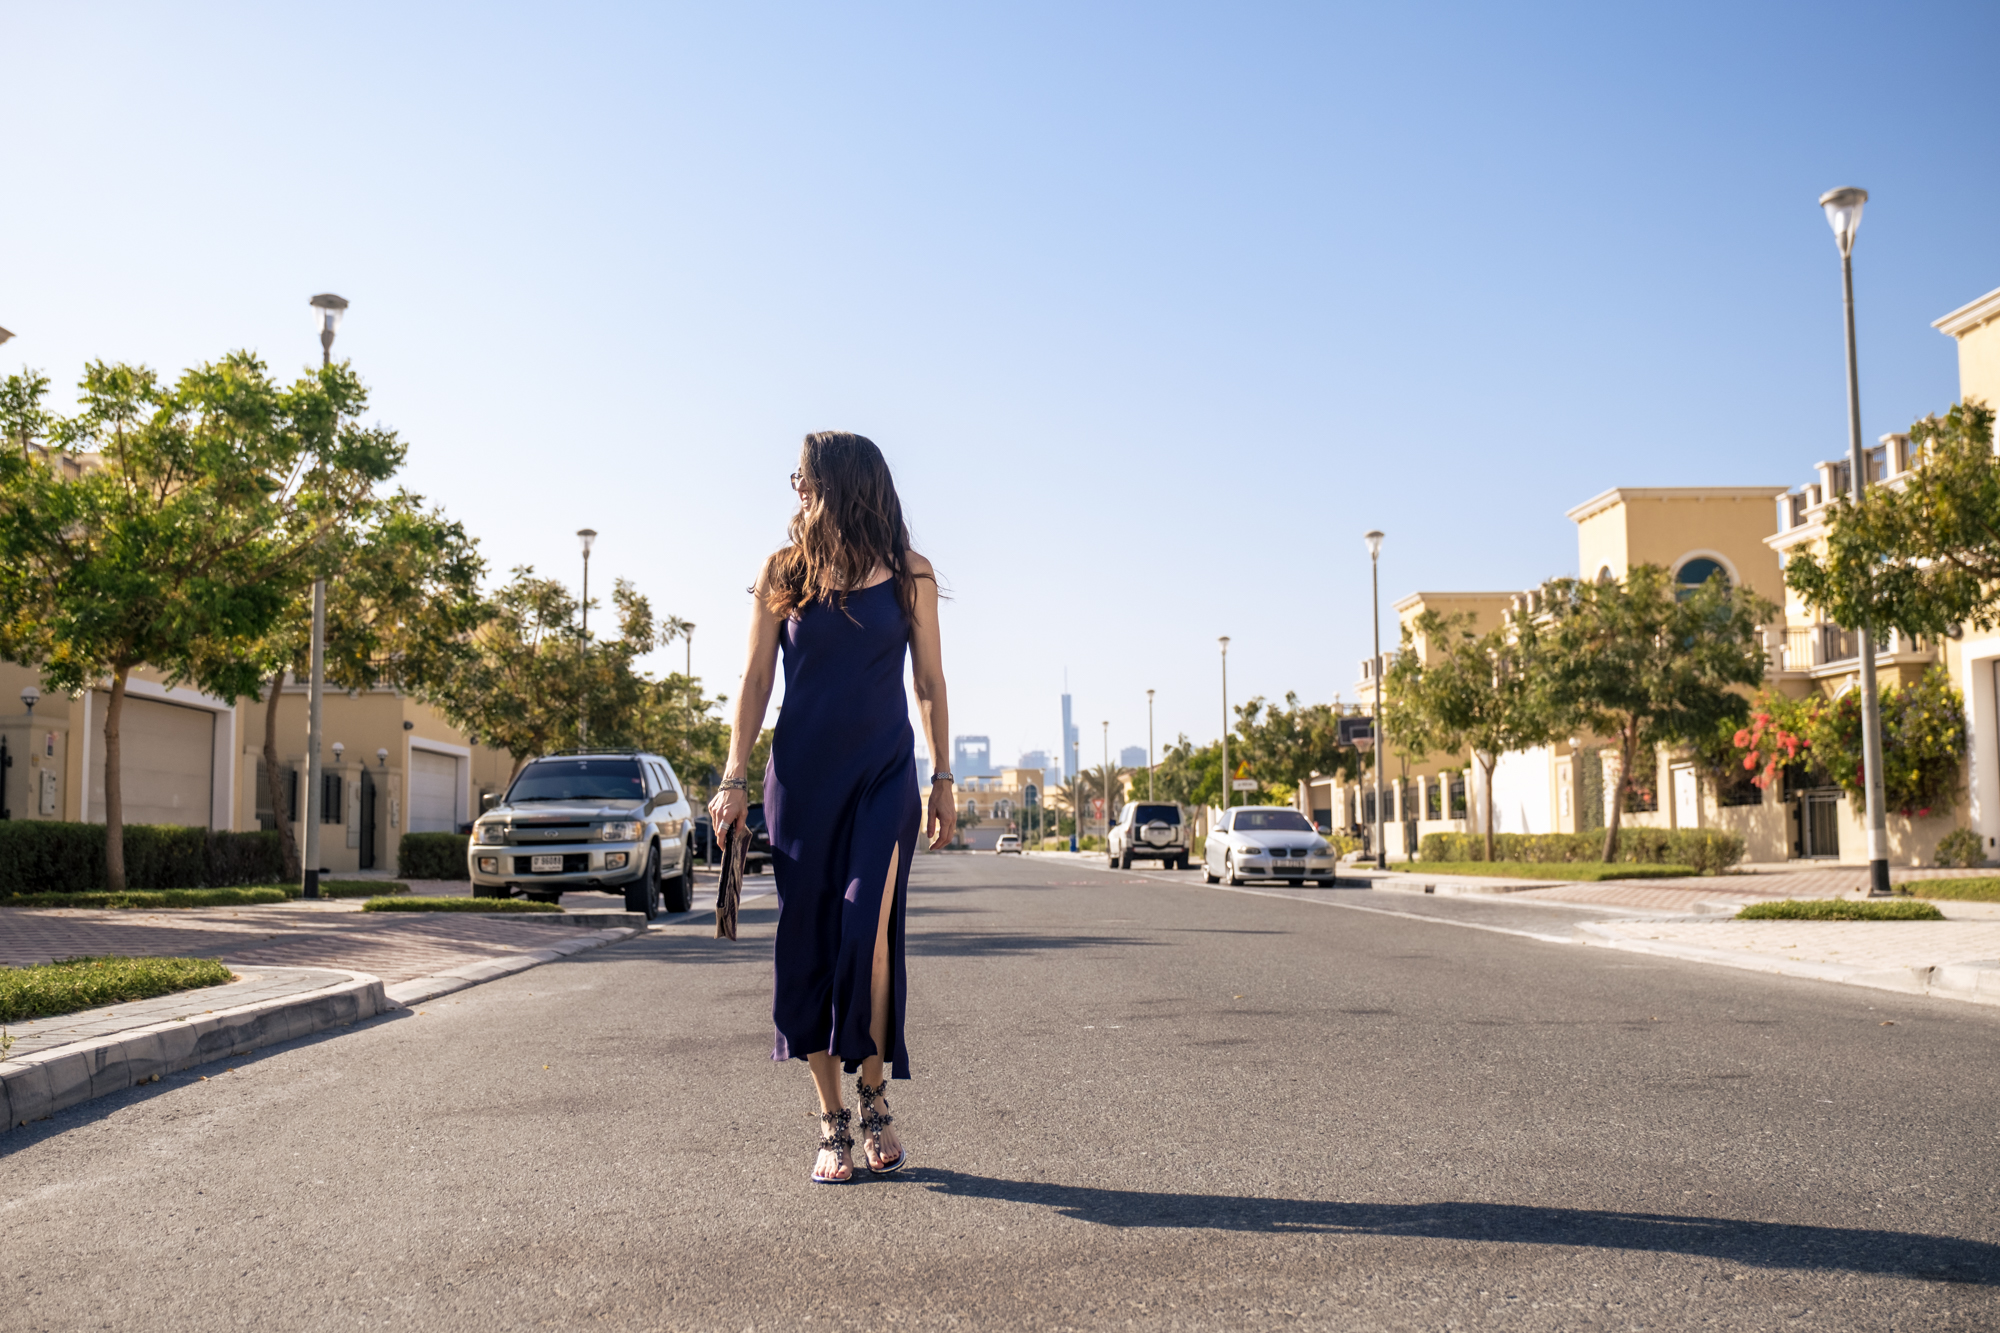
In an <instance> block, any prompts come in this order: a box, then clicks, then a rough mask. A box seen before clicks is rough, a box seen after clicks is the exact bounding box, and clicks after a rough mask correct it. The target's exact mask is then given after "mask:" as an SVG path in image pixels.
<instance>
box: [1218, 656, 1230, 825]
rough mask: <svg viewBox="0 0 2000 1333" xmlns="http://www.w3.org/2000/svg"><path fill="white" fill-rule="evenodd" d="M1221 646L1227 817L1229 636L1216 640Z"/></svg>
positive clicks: (1226, 812) (1225, 806)
mask: <svg viewBox="0 0 2000 1333" xmlns="http://www.w3.org/2000/svg"><path fill="white" fill-rule="evenodd" d="M1216 642H1217V643H1219V644H1221V645H1222V812H1223V817H1224V818H1225V819H1226V818H1228V816H1229V797H1230V795H1231V790H1232V789H1231V788H1230V785H1229V636H1228V635H1227V634H1225V635H1223V636H1222V637H1221V638H1219V639H1217V640H1216Z"/></svg>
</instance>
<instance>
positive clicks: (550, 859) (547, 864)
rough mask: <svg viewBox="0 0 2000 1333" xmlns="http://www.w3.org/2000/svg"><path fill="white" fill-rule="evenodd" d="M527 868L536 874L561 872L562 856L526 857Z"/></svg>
mask: <svg viewBox="0 0 2000 1333" xmlns="http://www.w3.org/2000/svg"><path fill="white" fill-rule="evenodd" d="M528 869H530V870H532V871H534V872H535V873H536V874H537V875H548V874H561V873H562V858H561V857H560V856H531V857H529V858H528Z"/></svg>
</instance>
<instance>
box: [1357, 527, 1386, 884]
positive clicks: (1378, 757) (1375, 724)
mask: <svg viewBox="0 0 2000 1333" xmlns="http://www.w3.org/2000/svg"><path fill="white" fill-rule="evenodd" d="M1361 540H1363V541H1365V542H1367V543H1368V595H1369V599H1370V600H1369V605H1370V607H1371V608H1372V610H1371V618H1372V620H1373V621H1374V624H1375V661H1374V664H1373V665H1372V666H1370V667H1369V668H1368V675H1369V679H1370V680H1371V681H1372V682H1373V683H1374V686H1375V688H1374V690H1373V691H1372V694H1371V697H1372V698H1373V700H1374V715H1373V720H1372V721H1371V722H1370V723H1369V724H1368V727H1369V730H1370V731H1372V732H1374V733H1375V746H1374V749H1375V868H1376V869H1377V870H1387V869H1388V868H1389V848H1388V845H1387V844H1386V843H1384V842H1383V840H1382V839H1383V837H1384V834H1383V829H1382V815H1383V810H1382V759H1383V756H1384V755H1386V754H1387V753H1388V747H1386V746H1384V745H1383V744H1382V575H1381V566H1382V534H1381V533H1379V532H1370V533H1367V534H1365V535H1364V536H1363V537H1362V539H1361Z"/></svg>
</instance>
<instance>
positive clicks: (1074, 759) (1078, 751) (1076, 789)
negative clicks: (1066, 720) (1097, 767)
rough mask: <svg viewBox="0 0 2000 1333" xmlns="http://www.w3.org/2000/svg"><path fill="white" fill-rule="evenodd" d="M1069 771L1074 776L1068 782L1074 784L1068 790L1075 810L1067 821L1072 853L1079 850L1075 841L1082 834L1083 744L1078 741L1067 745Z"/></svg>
mask: <svg viewBox="0 0 2000 1333" xmlns="http://www.w3.org/2000/svg"><path fill="white" fill-rule="evenodd" d="M1069 771H1070V772H1071V773H1072V774H1073V775H1074V776H1072V777H1071V778H1070V781H1071V782H1072V783H1073V784H1075V785H1074V786H1073V787H1071V789H1070V790H1071V792H1072V794H1073V795H1074V797H1075V799H1074V800H1072V801H1071V802H1070V804H1071V805H1072V806H1074V807H1075V809H1073V810H1071V811H1070V821H1069V849H1070V850H1071V851H1072V852H1074V851H1077V850H1078V848H1079V843H1078V842H1077V839H1078V837H1079V836H1080V835H1081V834H1082V833H1083V742H1082V741H1080V740H1078V741H1071V742H1070V743H1069Z"/></svg>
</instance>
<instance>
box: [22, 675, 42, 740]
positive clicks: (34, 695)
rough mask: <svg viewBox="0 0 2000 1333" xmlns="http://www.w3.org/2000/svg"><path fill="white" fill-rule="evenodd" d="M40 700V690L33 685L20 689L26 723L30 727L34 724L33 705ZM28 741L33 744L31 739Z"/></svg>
mask: <svg viewBox="0 0 2000 1333" xmlns="http://www.w3.org/2000/svg"><path fill="white" fill-rule="evenodd" d="M41 701H42V692H41V691H40V690H38V689H36V688H35V687H34V686H32V685H29V686H27V687H25V688H24V689H22V691H21V702H22V703H23V704H25V705H27V708H28V725H29V726H30V727H33V726H34V725H35V705H36V704H38V703H40V702H41ZM29 743H30V744H33V742H32V741H30V742H29Z"/></svg>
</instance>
